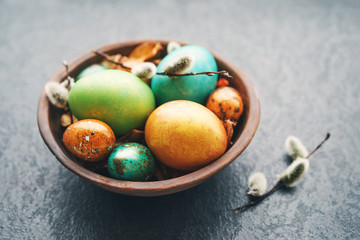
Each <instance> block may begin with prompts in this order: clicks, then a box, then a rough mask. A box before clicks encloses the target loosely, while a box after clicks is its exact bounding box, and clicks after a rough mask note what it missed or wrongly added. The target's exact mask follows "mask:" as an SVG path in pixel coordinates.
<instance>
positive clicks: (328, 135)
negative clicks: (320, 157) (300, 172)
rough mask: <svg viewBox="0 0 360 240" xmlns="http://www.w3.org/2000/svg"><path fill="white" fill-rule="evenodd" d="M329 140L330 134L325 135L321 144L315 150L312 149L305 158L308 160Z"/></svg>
mask: <svg viewBox="0 0 360 240" xmlns="http://www.w3.org/2000/svg"><path fill="white" fill-rule="evenodd" d="M329 138H330V133H327V134H326V137H325V138H324V140H322V141H321V143H319V145H317V146H316V148H314V150H312V151H311V153H309V155H307V156H306V157H305V158H309V157H310V156H311V155H313V154H314V153H315V152H316V151H317V150H318V149H319V148H320V147H321V146H322V145H323V144H324V142H326V140H328V139H329Z"/></svg>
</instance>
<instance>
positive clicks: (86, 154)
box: [62, 119, 116, 162]
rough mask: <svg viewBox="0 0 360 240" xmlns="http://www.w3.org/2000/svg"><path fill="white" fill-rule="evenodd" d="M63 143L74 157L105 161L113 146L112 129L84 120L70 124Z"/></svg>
mask: <svg viewBox="0 0 360 240" xmlns="http://www.w3.org/2000/svg"><path fill="white" fill-rule="evenodd" d="M62 140H63V143H64V144H65V147H66V148H67V149H68V150H69V151H70V152H71V153H72V154H74V155H75V156H76V157H78V158H80V159H82V160H85V161H89V162H97V161H101V160H104V159H106V158H107V157H108V156H109V154H110V153H111V151H112V150H113V145H114V144H115V141H116V138H115V134H114V132H113V131H112V129H111V128H110V127H109V126H108V125H107V124H106V123H104V122H102V121H99V120H96V119H84V120H81V121H78V122H76V123H73V124H71V125H70V126H69V127H68V128H67V129H66V130H65V132H64V135H63V139H62Z"/></svg>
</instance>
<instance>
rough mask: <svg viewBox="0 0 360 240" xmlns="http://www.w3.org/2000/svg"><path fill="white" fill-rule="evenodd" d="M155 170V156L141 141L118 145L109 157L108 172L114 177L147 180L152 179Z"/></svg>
mask: <svg viewBox="0 0 360 240" xmlns="http://www.w3.org/2000/svg"><path fill="white" fill-rule="evenodd" d="M154 171H155V160H154V157H153V156H152V154H151V152H150V150H149V149H147V148H146V147H145V146H144V145H142V144H139V143H125V144H123V145H121V146H119V147H117V148H116V149H115V150H114V151H113V152H112V153H111V155H110V156H109V159H108V172H109V174H110V176H111V177H113V178H117V179H121V180H129V181H146V180H149V179H151V177H152V176H153V174H154Z"/></svg>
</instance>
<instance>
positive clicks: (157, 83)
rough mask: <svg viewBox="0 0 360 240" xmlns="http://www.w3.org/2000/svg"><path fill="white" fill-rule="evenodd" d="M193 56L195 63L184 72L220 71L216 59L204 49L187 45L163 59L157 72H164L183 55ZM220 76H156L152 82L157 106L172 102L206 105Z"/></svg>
mask: <svg viewBox="0 0 360 240" xmlns="http://www.w3.org/2000/svg"><path fill="white" fill-rule="evenodd" d="M187 54H189V55H192V57H193V63H192V65H191V66H190V67H189V68H188V69H187V70H186V71H185V72H184V73H189V72H195V73H196V72H205V71H212V72H216V71H218V68H217V65H216V61H215V58H214V57H213V56H212V54H211V53H210V52H209V51H208V50H206V49H205V48H203V47H199V46H194V45H186V46H183V47H181V48H178V49H176V50H174V51H173V52H171V53H170V54H168V55H167V56H166V57H164V58H163V59H162V61H161V62H160V63H159V65H158V67H157V72H164V68H165V67H166V66H167V64H168V63H169V62H172V61H174V59H176V58H177V57H179V56H182V55H187ZM217 79H218V76H217V75H214V76H207V75H191V76H180V77H169V76H163V75H159V74H157V75H155V76H154V77H153V78H152V81H151V89H152V90H153V92H154V95H155V98H156V104H157V105H161V104H163V103H165V102H169V101H172V100H190V101H194V102H197V103H200V104H205V102H206V99H207V98H208V96H209V94H210V93H211V92H212V91H213V90H214V89H215V87H216V82H217Z"/></svg>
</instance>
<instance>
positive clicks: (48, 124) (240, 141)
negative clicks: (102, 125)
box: [38, 40, 260, 196]
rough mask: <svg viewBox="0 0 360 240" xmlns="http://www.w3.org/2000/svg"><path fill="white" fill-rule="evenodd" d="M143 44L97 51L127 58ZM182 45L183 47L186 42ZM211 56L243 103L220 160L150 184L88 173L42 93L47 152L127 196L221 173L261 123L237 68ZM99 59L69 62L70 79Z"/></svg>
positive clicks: (60, 75)
mask: <svg viewBox="0 0 360 240" xmlns="http://www.w3.org/2000/svg"><path fill="white" fill-rule="evenodd" d="M145 41H150V40H138V41H129V42H124V43H114V44H109V45H105V46H103V47H100V48H98V49H96V50H98V51H101V52H104V53H107V54H110V55H111V54H117V53H121V54H123V55H125V56H126V55H129V54H130V52H131V51H132V50H133V49H134V48H135V47H136V46H138V45H139V44H141V43H143V42H145ZM151 41H157V42H160V43H162V44H163V46H166V45H167V43H168V42H169V41H165V40H151ZM182 44H183V45H185V44H187V43H182ZM213 55H214V57H215V59H216V61H217V64H218V68H219V70H223V69H225V70H227V71H228V72H229V73H230V74H231V75H232V76H233V79H232V80H231V81H230V82H231V86H233V87H234V88H236V89H237V90H238V91H239V92H240V95H241V97H242V100H243V102H244V113H243V115H242V117H241V119H240V121H239V122H238V124H237V126H236V127H235V129H234V136H233V145H232V146H231V147H230V148H229V149H228V150H227V151H226V152H225V153H224V154H223V155H222V156H221V157H220V158H218V159H217V160H215V161H214V162H212V163H210V164H209V165H207V166H205V167H203V168H201V169H199V170H197V171H194V172H191V173H188V174H186V175H183V176H181V177H177V178H172V179H168V180H162V181H152V182H133V181H123V180H117V179H113V178H109V177H106V176H103V175H101V174H98V173H95V172H93V171H90V170H89V169H87V168H85V167H83V166H82V165H81V164H79V161H78V160H77V159H76V158H75V157H74V156H73V155H72V154H71V153H70V152H69V151H68V150H67V149H66V148H65V146H64V144H63V143H62V135H63V132H64V128H63V127H61V125H60V117H61V115H62V113H63V111H62V110H60V109H58V108H56V107H54V106H53V105H51V104H50V103H49V101H48V99H47V97H46V95H45V92H43V93H42V94H41V97H40V101H39V106H38V126H39V130H40V133H41V136H42V138H43V140H44V142H45V143H46V145H47V146H48V148H49V149H50V151H51V152H52V153H53V154H54V155H55V157H56V158H57V159H58V160H59V161H60V162H61V163H62V164H63V165H64V166H65V167H66V168H68V169H69V170H71V171H72V172H74V173H75V174H77V175H79V176H80V177H82V178H84V179H86V180H88V181H90V182H92V183H94V184H95V185H98V186H100V187H102V188H104V189H106V190H109V191H113V192H117V193H122V194H127V195H137V196H158V195H165V194H171V193H175V192H179V191H182V190H185V189H188V188H190V187H193V186H196V185H198V184H200V183H201V182H203V181H205V180H207V179H208V178H209V177H211V176H212V175H214V174H216V173H217V172H219V171H221V170H222V169H223V168H225V167H226V166H227V165H229V164H230V163H231V162H232V161H233V160H234V159H235V158H236V157H238V156H239V155H240V154H241V152H243V151H244V150H245V148H246V147H247V145H248V144H249V143H250V141H251V139H252V138H253V136H254V134H255V132H256V129H257V127H258V125H259V121H260V103H259V99H258V96H257V93H256V90H255V88H254V87H253V85H252V83H251V81H250V80H249V79H248V77H247V76H246V75H245V74H244V73H243V72H242V71H241V70H240V69H239V68H235V67H233V66H231V64H229V63H227V62H226V61H225V60H224V59H222V58H221V57H219V56H217V55H216V54H214V53H213ZM102 60H103V59H102V58H101V57H99V56H96V55H95V54H93V53H92V52H89V53H85V54H83V55H81V56H80V57H78V58H76V59H74V60H72V61H71V62H69V73H70V76H73V77H76V76H77V75H78V74H79V73H80V72H81V71H82V70H83V69H85V68H86V67H88V66H89V65H91V64H94V63H99V62H101V61H102ZM65 77H66V72H65V69H61V70H60V71H58V72H57V73H56V74H54V75H53V76H52V77H51V78H50V80H49V81H55V82H61V81H62V80H63V79H64V78H65Z"/></svg>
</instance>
